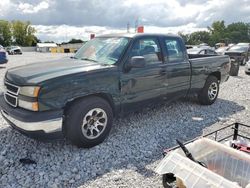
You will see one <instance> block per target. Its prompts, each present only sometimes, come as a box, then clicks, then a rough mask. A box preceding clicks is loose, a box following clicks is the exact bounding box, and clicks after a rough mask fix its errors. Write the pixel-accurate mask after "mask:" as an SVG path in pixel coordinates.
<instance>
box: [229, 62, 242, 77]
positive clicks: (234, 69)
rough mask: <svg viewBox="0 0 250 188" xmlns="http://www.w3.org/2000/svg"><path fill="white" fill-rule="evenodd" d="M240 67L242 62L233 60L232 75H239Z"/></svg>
mask: <svg viewBox="0 0 250 188" xmlns="http://www.w3.org/2000/svg"><path fill="white" fill-rule="evenodd" d="M239 69H240V63H239V62H233V63H231V69H230V73H229V74H230V76H238V74H239Z"/></svg>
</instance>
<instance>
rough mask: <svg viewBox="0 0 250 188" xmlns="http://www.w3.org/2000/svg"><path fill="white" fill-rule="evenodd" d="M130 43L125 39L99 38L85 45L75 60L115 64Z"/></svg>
mask: <svg viewBox="0 0 250 188" xmlns="http://www.w3.org/2000/svg"><path fill="white" fill-rule="evenodd" d="M128 42H129V38H125V37H97V38H95V39H93V40H90V41H89V42H87V43H86V44H85V45H83V46H82V47H81V48H80V49H79V50H78V51H77V53H76V54H75V56H74V58H75V59H81V60H87V61H93V62H97V63H103V64H115V63H116V62H117V60H118V59H119V58H120V56H121V54H122V53H123V51H124V50H125V48H126V46H127V44H128Z"/></svg>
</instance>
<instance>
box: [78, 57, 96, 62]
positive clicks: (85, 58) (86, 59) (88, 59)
mask: <svg viewBox="0 0 250 188" xmlns="http://www.w3.org/2000/svg"><path fill="white" fill-rule="evenodd" d="M81 60H85V61H93V62H98V61H96V60H94V59H90V58H87V57H83V58H81Z"/></svg>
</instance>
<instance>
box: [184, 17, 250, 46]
mask: <svg viewBox="0 0 250 188" xmlns="http://www.w3.org/2000/svg"><path fill="white" fill-rule="evenodd" d="M179 35H180V36H181V37H182V38H183V39H184V41H185V43H186V44H188V45H198V44H201V43H207V44H209V45H210V46H215V44H216V43H220V42H221V43H225V44H230V43H239V42H250V24H249V23H243V22H236V23H232V24H229V25H225V22H224V21H215V22H213V24H212V25H211V26H210V27H208V28H207V31H197V32H193V33H191V34H183V33H179Z"/></svg>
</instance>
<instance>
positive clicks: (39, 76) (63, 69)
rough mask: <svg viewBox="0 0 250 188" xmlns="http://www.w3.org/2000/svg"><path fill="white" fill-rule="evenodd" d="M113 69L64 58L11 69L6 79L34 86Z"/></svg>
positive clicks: (107, 66) (99, 64) (108, 66)
mask: <svg viewBox="0 0 250 188" xmlns="http://www.w3.org/2000/svg"><path fill="white" fill-rule="evenodd" d="M112 67H114V65H105V64H101V63H95V62H91V61H84V60H77V59H70V58H64V59H60V60H56V61H48V62H40V63H33V64H29V65H25V66H19V67H16V68H12V69H9V70H8V71H7V73H6V77H5V78H6V79H7V80H8V81H9V82H11V83H14V84H17V85H20V86H23V85H34V84H39V83H41V82H43V81H45V80H49V79H53V78H57V77H60V76H65V75H69V74H75V73H87V72H89V71H97V70H101V69H107V68H112Z"/></svg>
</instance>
